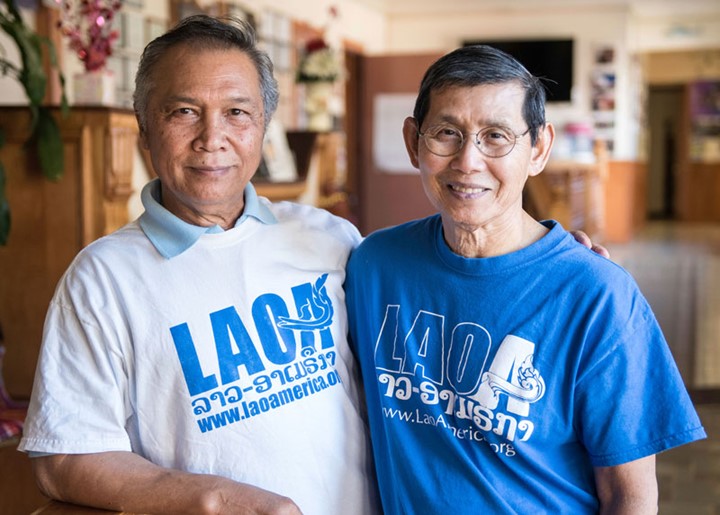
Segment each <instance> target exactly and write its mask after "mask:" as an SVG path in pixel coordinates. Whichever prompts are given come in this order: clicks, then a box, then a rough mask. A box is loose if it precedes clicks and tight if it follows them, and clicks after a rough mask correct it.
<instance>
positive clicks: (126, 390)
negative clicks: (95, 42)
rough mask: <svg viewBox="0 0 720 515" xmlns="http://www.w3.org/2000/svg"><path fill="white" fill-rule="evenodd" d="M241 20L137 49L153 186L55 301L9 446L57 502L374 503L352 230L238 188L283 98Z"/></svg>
mask: <svg viewBox="0 0 720 515" xmlns="http://www.w3.org/2000/svg"><path fill="white" fill-rule="evenodd" d="M277 101H278V91H277V84H276V82H275V79H274V78H273V75H272V65H271V63H270V61H269V59H268V57H267V56H266V55H265V54H264V53H263V52H261V51H260V50H258V48H257V47H256V45H255V36H254V33H253V31H252V29H251V27H250V26H249V25H246V24H236V25H230V24H226V23H224V22H221V21H218V20H214V19H212V18H209V17H206V16H198V17H192V18H189V19H186V20H185V21H183V22H181V24H180V25H179V26H177V27H176V28H175V29H173V30H171V31H169V32H168V33H167V34H165V35H163V36H161V37H160V38H158V39H156V40H155V41H153V42H152V43H150V44H149V45H148V47H147V48H146V49H145V52H144V53H143V57H142V60H141V63H140V67H139V70H138V74H137V79H136V91H135V112H136V115H137V118H138V122H139V126H140V135H141V141H142V143H143V145H144V146H145V148H147V149H148V150H149V152H150V154H151V156H152V163H153V168H154V169H155V171H156V173H157V175H158V176H159V179H156V180H154V181H152V182H150V183H149V184H148V185H147V186H146V187H145V188H144V190H143V192H142V200H143V204H144V206H145V212H144V213H143V215H142V216H141V217H140V218H139V219H138V220H136V221H134V222H132V223H130V224H128V225H127V226H125V227H123V228H122V229H120V230H119V231H117V232H115V233H114V234H112V235H110V236H107V237H105V238H102V239H100V240H98V241H96V242H94V243H93V244H91V245H89V246H88V247H87V248H86V249H84V250H83V251H82V252H81V253H80V254H79V255H78V256H77V258H76V259H75V260H74V262H73V263H72V264H71V266H70V267H69V269H68V270H67V272H66V273H65V275H64V276H63V278H62V280H61V281H60V284H59V285H58V288H57V291H56V294H55V296H54V298H53V300H52V302H51V305H50V308H49V311H48V316H47V320H46V326H45V333H44V338H43V346H42V351H41V355H40V359H39V363H38V370H37V374H36V380H35V385H34V388H33V396H32V400H31V406H30V410H29V414H28V418H27V424H26V426H25V433H24V437H23V439H22V441H21V444H20V450H23V451H26V452H28V453H30V454H31V456H33V460H32V461H33V465H34V470H35V473H36V476H37V479H38V483H39V485H40V488H41V489H42V491H43V492H44V493H45V494H47V495H48V496H49V497H51V498H53V499H59V500H62V501H67V502H72V503H77V504H83V505H89V506H96V507H99V508H105V509H111V510H118V511H129V512H137V513H172V514H181V513H188V514H193V515H197V514H203V513H213V514H223V513H252V514H256V513H257V514H297V513H301V512H302V513H306V514H313V515H318V514H319V515H322V514H326V515H336V514H338V513H345V514H356V515H363V514H367V513H376V512H378V511H379V510H378V508H377V506H378V505H377V503H376V499H377V496H376V492H375V482H374V475H373V473H372V461H371V458H370V450H369V445H368V438H367V433H366V429H365V423H364V420H363V417H362V413H361V408H360V403H359V402H358V391H357V381H356V375H357V372H356V364H355V361H354V359H353V356H352V355H351V353H350V350H349V348H348V345H347V341H346V331H347V319H346V312H345V304H344V295H343V291H342V283H343V280H344V277H345V263H346V260H347V257H348V255H349V252H350V250H351V249H352V248H353V247H355V246H356V245H357V243H358V242H359V240H360V235H359V233H358V231H357V230H356V229H355V227H354V226H353V225H351V224H350V223H349V222H347V221H345V220H343V219H340V218H337V217H335V216H333V215H330V214H329V213H327V212H325V211H322V210H319V209H316V208H313V207H308V206H301V205H297V204H292V203H287V202H281V203H278V204H271V203H270V202H269V201H268V200H267V199H265V198H260V197H258V196H257V195H256V193H255V190H254V188H253V186H252V184H251V183H250V179H251V177H252V175H253V174H254V173H255V171H256V170H257V168H258V165H259V163H260V159H261V154H262V142H263V135H264V133H265V129H266V127H267V124H268V122H269V120H270V118H271V116H272V114H273V112H274V110H275V108H276V106H277Z"/></svg>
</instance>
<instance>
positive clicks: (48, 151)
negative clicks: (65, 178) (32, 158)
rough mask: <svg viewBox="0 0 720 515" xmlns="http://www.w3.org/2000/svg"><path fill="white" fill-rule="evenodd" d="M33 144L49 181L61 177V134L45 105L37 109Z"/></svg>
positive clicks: (62, 155) (62, 163) (62, 161)
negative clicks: (35, 134)
mask: <svg viewBox="0 0 720 515" xmlns="http://www.w3.org/2000/svg"><path fill="white" fill-rule="evenodd" d="M35 144H36V145H37V151H38V158H39V159H40V168H41V169H42V171H43V174H44V175H45V177H47V178H48V179H50V180H51V181H57V180H59V179H60V178H61V177H62V174H63V165H64V152H63V142H62V134H61V133H60V127H58V124H57V123H56V122H55V119H54V118H53V117H52V113H51V112H50V110H49V109H48V108H47V107H41V108H40V109H39V110H38V118H37V139H36V140H35Z"/></svg>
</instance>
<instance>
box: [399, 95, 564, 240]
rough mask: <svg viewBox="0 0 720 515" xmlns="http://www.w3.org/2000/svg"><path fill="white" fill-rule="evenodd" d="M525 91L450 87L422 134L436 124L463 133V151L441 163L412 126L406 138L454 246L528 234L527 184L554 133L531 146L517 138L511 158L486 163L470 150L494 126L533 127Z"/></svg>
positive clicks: (433, 105) (518, 130) (543, 133)
mask: <svg viewBox="0 0 720 515" xmlns="http://www.w3.org/2000/svg"><path fill="white" fill-rule="evenodd" d="M524 99H525V92H524V90H523V89H522V88H521V87H520V86H519V85H518V84H517V83H514V82H510V83H504V84H482V85H478V86H470V87H465V86H450V87H446V88H444V89H442V90H440V91H433V92H432V93H431V95H430V108H429V110H428V113H427V115H426V117H425V120H424V121H423V126H422V127H419V129H420V131H421V132H423V133H424V132H425V131H427V130H428V129H429V128H430V127H432V126H435V125H438V124H449V125H451V126H454V127H455V128H457V129H459V130H460V131H461V132H462V133H463V135H464V138H465V143H464V145H463V147H462V148H461V149H460V150H459V151H458V152H457V153H456V154H455V155H452V156H447V157H441V156H438V155H435V154H433V153H432V152H430V151H429V150H428V147H427V145H426V144H425V141H424V139H423V138H421V137H418V133H417V130H418V127H416V122H415V120H414V119H412V118H408V119H407V120H406V121H405V126H404V128H403V134H404V137H405V144H406V146H407V149H408V153H409V155H410V159H411V161H412V163H413V165H414V166H415V167H416V168H418V169H419V170H420V174H421V177H422V183H423V187H424V189H425V193H426V195H427V197H428V198H429V199H430V202H431V203H432V204H433V206H434V207H435V209H437V210H438V212H439V213H440V214H441V216H442V220H443V230H444V232H445V237H446V239H447V240H448V243H450V245H451V247H452V246H453V240H455V239H457V238H461V237H462V236H461V235H462V234H463V233H465V234H471V233H474V234H475V235H476V236H478V237H479V238H480V239H482V240H483V241H488V239H490V240H492V238H494V237H496V236H497V235H499V237H502V238H507V237H512V236H511V235H513V234H516V233H521V232H522V226H523V224H526V223H527V220H526V216H527V215H525V213H524V211H523V209H522V190H523V187H524V185H525V182H526V180H527V178H528V177H529V176H533V175H537V174H538V173H540V172H541V171H542V169H543V167H544V166H545V163H546V161H547V157H548V155H549V150H550V146H551V143H552V137H553V132H552V126H550V125H548V126H546V127H545V128H541V129H540V131H539V138H538V142H537V143H536V145H535V146H532V143H531V139H530V134H524V135H522V136H519V137H518V138H517V141H516V143H515V147H514V148H513V150H512V151H511V152H510V153H509V154H507V155H505V156H503V157H488V156H486V155H484V154H483V153H481V152H480V150H479V149H478V148H477V146H475V145H474V144H473V143H472V141H471V140H472V139H474V135H475V134H476V133H477V132H478V131H480V130H481V129H484V128H486V127H489V126H497V127H505V128H508V129H510V130H511V131H512V132H513V133H515V134H523V133H525V132H526V131H527V129H528V126H527V123H526V121H525V120H524V118H523V115H522V109H523V102H524Z"/></svg>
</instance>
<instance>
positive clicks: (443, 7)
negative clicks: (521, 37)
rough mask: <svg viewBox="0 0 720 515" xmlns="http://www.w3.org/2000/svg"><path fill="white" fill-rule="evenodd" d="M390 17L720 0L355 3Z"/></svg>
mask: <svg viewBox="0 0 720 515" xmlns="http://www.w3.org/2000/svg"><path fill="white" fill-rule="evenodd" d="M352 1H354V2H356V3H359V4H363V5H365V6H367V7H370V8H372V9H375V10H377V11H380V12H382V13H384V14H387V15H403V14H417V13H449V12H459V11H475V12H477V11H479V10H480V11H481V10H493V11H517V10H543V11H547V10H548V9H553V8H566V9H574V8H594V9H609V8H627V9H633V10H639V11H643V12H649V13H654V14H668V13H671V12H677V11H678V10H680V12H682V11H685V12H687V11H688V10H697V9H700V10H702V11H703V12H708V11H709V12H714V13H718V11H720V2H718V0H682V1H681V2H678V0H352Z"/></svg>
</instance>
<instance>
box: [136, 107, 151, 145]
mask: <svg viewBox="0 0 720 515" xmlns="http://www.w3.org/2000/svg"><path fill="white" fill-rule="evenodd" d="M135 121H136V122H137V124H138V130H139V132H138V141H139V143H140V146H141V147H142V148H143V149H145V150H149V148H148V142H147V136H146V134H145V127H144V126H143V124H142V123H140V117H139V116H138V115H137V113H135Z"/></svg>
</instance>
